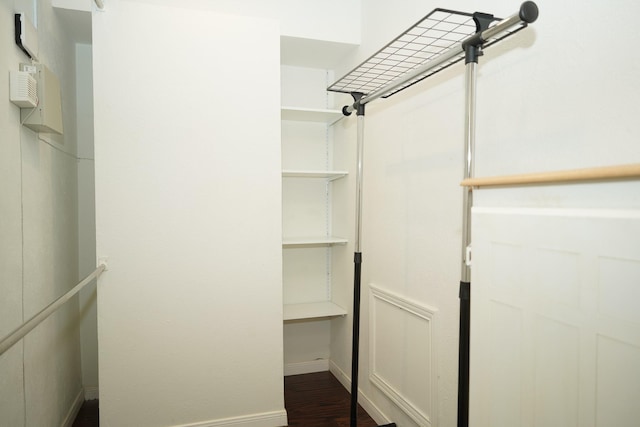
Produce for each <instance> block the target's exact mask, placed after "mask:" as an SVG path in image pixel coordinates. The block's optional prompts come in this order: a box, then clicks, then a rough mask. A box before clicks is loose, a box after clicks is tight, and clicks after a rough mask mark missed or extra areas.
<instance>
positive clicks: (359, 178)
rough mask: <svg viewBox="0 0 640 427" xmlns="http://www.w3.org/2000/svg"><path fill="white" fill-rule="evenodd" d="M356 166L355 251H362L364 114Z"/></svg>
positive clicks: (359, 133)
mask: <svg viewBox="0 0 640 427" xmlns="http://www.w3.org/2000/svg"><path fill="white" fill-rule="evenodd" d="M357 156H358V160H357V166H356V241H355V251H356V252H361V251H360V244H361V239H362V237H361V236H362V171H363V160H364V114H362V115H359V116H358V145H357Z"/></svg>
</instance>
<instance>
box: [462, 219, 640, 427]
mask: <svg viewBox="0 0 640 427" xmlns="http://www.w3.org/2000/svg"><path fill="white" fill-rule="evenodd" d="M473 230H474V231H473V277H472V305H471V307H472V315H471V408H470V426H472V427H518V426H522V427H525V426H526V427H533V426H535V427H543V426H544V427H595V426H598V427H637V426H638V425H640V404H638V402H640V309H639V308H638V301H640V213H639V212H638V211H632V210H626V211H623V210H620V211H609V210H607V211H604V210H602V211H600V210H568V209H564V210H563V209H509V208H499V209H498V208H497V209H493V208H476V209H474V213H473Z"/></svg>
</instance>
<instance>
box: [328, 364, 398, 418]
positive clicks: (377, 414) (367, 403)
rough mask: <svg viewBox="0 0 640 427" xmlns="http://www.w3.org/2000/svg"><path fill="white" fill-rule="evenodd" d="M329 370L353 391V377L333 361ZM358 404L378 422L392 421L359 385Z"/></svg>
mask: <svg viewBox="0 0 640 427" xmlns="http://www.w3.org/2000/svg"><path fill="white" fill-rule="evenodd" d="M329 371H331V373H332V374H333V376H334V377H336V378H337V379H338V381H340V383H341V384H342V386H343V387H344V388H346V389H347V391H349V392H351V377H349V375H347V374H346V372H344V371H343V370H342V369H340V368H339V367H338V365H336V364H335V363H334V362H333V361H331V362H330V363H329ZM358 404H359V405H360V406H362V409H364V410H365V411H366V412H367V414H369V415H370V416H371V418H373V420H374V421H375V422H376V423H378V424H388V423H390V422H391V421H390V420H389V418H387V417H386V416H385V415H384V414H383V413H382V411H381V410H380V408H378V407H377V406H376V405H375V404H374V403H373V402H372V401H371V399H369V397H367V395H365V394H364V393H363V392H362V390H360V387H358Z"/></svg>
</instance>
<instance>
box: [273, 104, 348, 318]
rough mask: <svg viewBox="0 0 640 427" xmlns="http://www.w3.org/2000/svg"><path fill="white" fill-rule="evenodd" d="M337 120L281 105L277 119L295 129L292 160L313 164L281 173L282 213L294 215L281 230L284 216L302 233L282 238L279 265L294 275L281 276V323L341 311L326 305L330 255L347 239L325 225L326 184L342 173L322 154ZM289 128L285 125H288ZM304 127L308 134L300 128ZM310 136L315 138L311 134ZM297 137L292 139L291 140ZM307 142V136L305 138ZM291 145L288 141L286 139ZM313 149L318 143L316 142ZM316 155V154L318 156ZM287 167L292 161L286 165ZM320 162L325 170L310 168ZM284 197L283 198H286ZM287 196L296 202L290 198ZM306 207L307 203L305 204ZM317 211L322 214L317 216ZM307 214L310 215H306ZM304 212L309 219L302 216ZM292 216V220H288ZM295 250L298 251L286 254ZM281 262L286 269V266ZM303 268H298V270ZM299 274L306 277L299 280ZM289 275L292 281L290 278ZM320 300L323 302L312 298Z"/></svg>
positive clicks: (335, 114)
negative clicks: (311, 146) (308, 146)
mask: <svg viewBox="0 0 640 427" xmlns="http://www.w3.org/2000/svg"><path fill="white" fill-rule="evenodd" d="M342 117H343V115H342V112H341V111H339V110H330V109H321V108H298V107H282V108H281V119H282V120H283V121H290V122H297V123H296V124H293V126H295V127H296V129H297V131H296V134H295V137H294V138H295V139H296V141H295V145H296V146H297V148H296V149H299V150H300V151H299V153H298V154H297V155H298V158H297V159H296V160H300V161H303V163H304V164H313V166H314V167H312V168H309V169H284V170H283V171H282V177H283V187H285V188H286V189H288V191H284V190H283V199H284V200H283V205H284V206H283V209H285V210H286V209H287V207H288V208H289V209H293V208H295V209H297V211H296V212H298V211H299V212H301V214H300V215H291V214H290V215H289V216H286V215H285V219H284V224H283V229H284V230H286V229H287V225H289V226H290V227H289V228H291V227H292V226H291V224H287V218H289V220H290V221H291V222H296V225H297V227H295V228H296V231H298V232H299V231H304V234H302V235H300V236H298V235H297V234H298V233H295V234H294V236H295V237H291V236H287V235H285V237H283V242H282V247H283V250H284V251H285V253H283V262H284V264H285V265H284V266H283V268H284V270H285V272H289V271H295V274H294V273H290V274H285V279H284V280H285V281H286V283H285V297H284V299H285V304H284V321H293V320H317V319H325V318H329V317H334V316H344V315H346V314H347V311H346V310H345V309H343V308H342V307H340V306H338V305H336V304H335V303H333V302H332V301H331V266H330V259H331V256H330V252H329V251H331V250H332V249H331V248H332V247H333V246H336V245H345V244H346V243H348V240H347V239H345V238H343V237H337V236H332V235H331V226H330V221H329V220H328V217H329V216H330V209H331V207H330V205H331V203H330V200H329V198H330V194H331V191H330V186H331V185H333V184H332V182H333V181H335V180H339V179H341V178H344V177H346V176H347V175H348V172H347V171H345V170H331V169H330V167H329V164H328V163H330V162H328V160H327V157H328V150H329V148H328V147H329V145H330V141H329V140H328V139H329V137H328V136H327V135H328V128H329V127H330V126H331V125H333V124H335V123H336V122H337V121H339V120H340V119H341V118H342ZM290 125H291V124H290ZM318 126H322V127H323V129H325V130H324V131H323V132H322V135H323V137H322V138H320V137H319V134H320V133H321V132H319V131H318ZM307 128H308V129H309V132H308V134H307V133H306V132H305V129H307ZM312 134H315V136H314V135H312ZM298 138H299V139H300V141H298V140H297V139H298ZM307 138H309V139H308V140H307ZM320 139H323V140H322V141H321V142H322V145H323V149H322V150H318V149H317V147H316V148H315V149H310V150H309V152H308V153H307V152H305V150H304V148H300V147H299V144H305V143H307V144H314V143H316V144H317V141H318V140H320ZM289 143H291V141H289ZM317 145H319V144H317ZM320 151H322V153H321V152H320ZM309 156H311V157H313V156H317V157H323V158H322V159H320V158H318V159H309V158H308V157H309ZM290 163H293V162H290ZM321 163H324V165H323V166H325V167H326V168H327V169H319V168H317V167H316V166H317V165H320V164H321ZM288 197H289V199H287V198H288ZM291 197H294V198H297V200H290V198H291ZM307 204H310V205H309V206H307ZM319 211H322V212H319ZM308 212H312V214H308ZM304 214H308V215H309V217H308V218H306V217H304ZM292 218H293V219H292ZM305 219H309V221H310V222H315V223H316V224H315V225H309V229H307V227H306V224H304V221H305ZM319 222H322V227H318V223H319ZM290 251H299V252H290ZM287 262H289V263H291V264H292V265H287ZM300 265H304V266H303V267H299V266H300ZM303 272H304V273H307V274H308V276H309V277H303ZM292 276H295V277H292ZM287 289H289V290H291V289H294V290H295V291H294V292H289V294H291V293H295V294H296V295H295V297H292V296H291V295H289V294H288V293H287ZM319 297H323V298H324V299H323V300H319V301H318V300H317V299H318V298H319ZM288 299H293V300H296V301H298V300H302V301H301V302H300V303H295V304H291V303H286V302H287V300H288Z"/></svg>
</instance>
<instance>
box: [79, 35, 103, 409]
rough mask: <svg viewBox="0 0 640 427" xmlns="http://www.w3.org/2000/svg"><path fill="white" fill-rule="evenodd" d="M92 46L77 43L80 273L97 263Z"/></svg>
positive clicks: (89, 292)
mask: <svg viewBox="0 0 640 427" xmlns="http://www.w3.org/2000/svg"><path fill="white" fill-rule="evenodd" d="M91 58H92V46H91V45H88V44H77V45H76V75H77V82H78V83H77V93H76V95H77V115H78V227H79V228H78V230H79V231H78V249H79V260H78V262H79V275H80V277H86V276H87V275H88V274H90V273H91V272H92V271H93V270H94V269H95V266H96V210H95V177H94V173H95V171H94V153H93V151H94V150H93V67H92V65H93V64H92V60H91ZM96 298H97V293H96V283H95V281H93V282H92V283H91V284H90V285H88V286H87V287H86V288H85V289H83V290H82V292H80V296H79V303H80V319H81V323H80V331H81V332H80V334H81V347H82V384H83V386H84V389H85V398H86V399H87V400H90V399H97V398H98V333H97V331H98V322H97V310H96Z"/></svg>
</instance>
